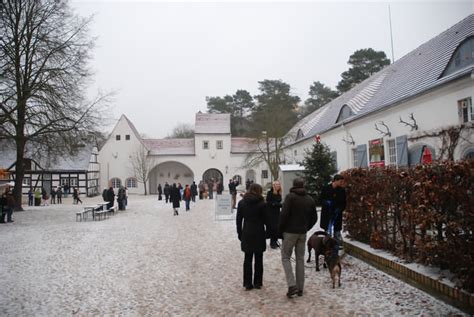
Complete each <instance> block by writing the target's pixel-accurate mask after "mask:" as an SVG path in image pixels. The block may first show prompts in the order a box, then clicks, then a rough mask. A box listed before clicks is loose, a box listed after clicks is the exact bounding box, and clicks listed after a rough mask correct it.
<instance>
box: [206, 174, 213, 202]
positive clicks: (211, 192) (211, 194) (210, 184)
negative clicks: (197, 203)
mask: <svg viewBox="0 0 474 317" xmlns="http://www.w3.org/2000/svg"><path fill="white" fill-rule="evenodd" d="M207 187H208V190H209V199H212V197H213V196H214V179H213V178H211V179H210V180H209V181H208V183H207Z"/></svg>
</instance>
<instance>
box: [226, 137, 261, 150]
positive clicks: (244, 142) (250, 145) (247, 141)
mask: <svg viewBox="0 0 474 317" xmlns="http://www.w3.org/2000/svg"><path fill="white" fill-rule="evenodd" d="M230 144H231V145H230V152H231V153H250V152H255V151H256V149H257V144H256V143H255V139H252V138H232V139H231V142H230Z"/></svg>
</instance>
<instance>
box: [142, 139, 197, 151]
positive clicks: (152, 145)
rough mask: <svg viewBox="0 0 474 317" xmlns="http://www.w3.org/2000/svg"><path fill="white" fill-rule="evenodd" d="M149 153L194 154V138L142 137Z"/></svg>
mask: <svg viewBox="0 0 474 317" xmlns="http://www.w3.org/2000/svg"><path fill="white" fill-rule="evenodd" d="M143 143H144V144H145V146H146V147H147V149H148V150H149V151H150V155H194V154H195V152H194V139H143Z"/></svg>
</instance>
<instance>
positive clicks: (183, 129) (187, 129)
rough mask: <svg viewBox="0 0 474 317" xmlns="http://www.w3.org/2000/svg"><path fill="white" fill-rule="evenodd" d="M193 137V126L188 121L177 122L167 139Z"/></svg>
mask: <svg viewBox="0 0 474 317" xmlns="http://www.w3.org/2000/svg"><path fill="white" fill-rule="evenodd" d="M192 137H194V129H193V126H192V125H191V124H189V123H178V124H177V125H176V126H175V127H174V128H173V132H171V134H170V135H168V136H167V137H166V138H167V139H189V138H192Z"/></svg>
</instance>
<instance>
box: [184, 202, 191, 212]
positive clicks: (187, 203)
mask: <svg viewBox="0 0 474 317" xmlns="http://www.w3.org/2000/svg"><path fill="white" fill-rule="evenodd" d="M190 202H191V201H190V200H185V203H186V210H189V203H190Z"/></svg>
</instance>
